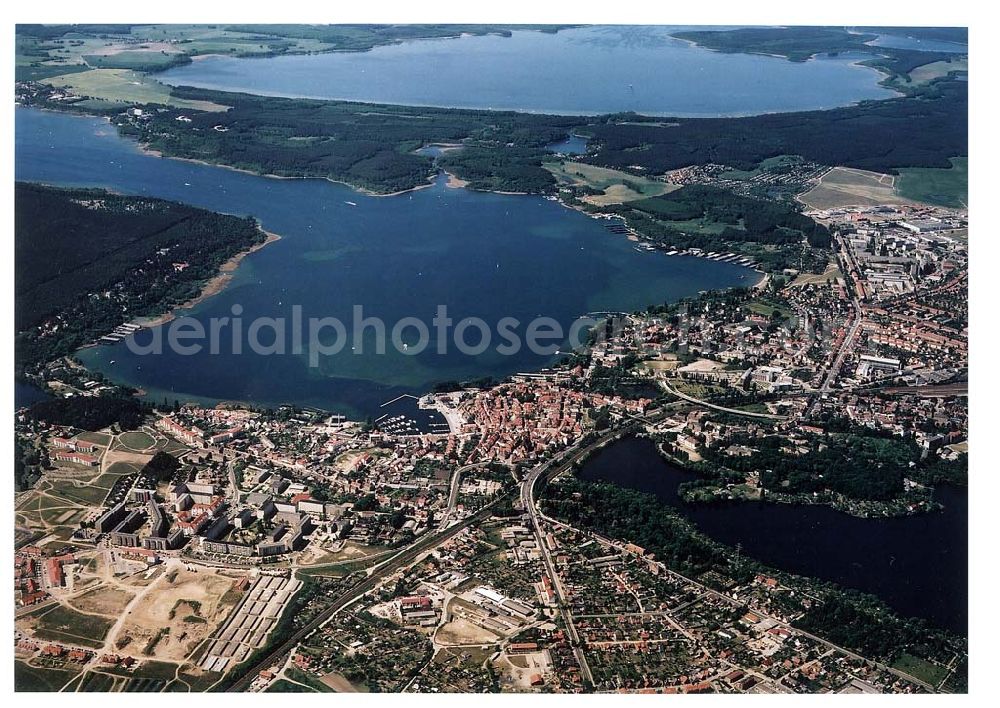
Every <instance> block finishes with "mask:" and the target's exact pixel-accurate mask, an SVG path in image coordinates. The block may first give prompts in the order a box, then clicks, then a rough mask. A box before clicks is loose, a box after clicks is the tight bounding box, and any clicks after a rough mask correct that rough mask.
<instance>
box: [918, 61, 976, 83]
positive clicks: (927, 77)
mask: <svg viewBox="0 0 1000 708" xmlns="http://www.w3.org/2000/svg"><path fill="white" fill-rule="evenodd" d="M968 70H969V59H968V57H964V58H962V59H953V60H952V61H934V62H931V63H930V64H924V65H923V66H918V67H917V68H916V69H914V70H913V71H911V72H910V82H911V85H912V84H926V83H930V82H931V81H933V80H934V79H940V78H941V77H944V76H947V75H948V74H950V73H952V72H962V71H968Z"/></svg>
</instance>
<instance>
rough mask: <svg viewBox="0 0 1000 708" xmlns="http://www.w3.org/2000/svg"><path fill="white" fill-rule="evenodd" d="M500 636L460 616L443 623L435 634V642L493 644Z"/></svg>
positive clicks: (445, 643)
mask: <svg viewBox="0 0 1000 708" xmlns="http://www.w3.org/2000/svg"><path fill="white" fill-rule="evenodd" d="M499 638H500V635H498V634H494V633H493V632H490V631H489V630H486V629H483V628H482V627H480V626H478V625H475V624H473V623H472V622H470V621H469V620H467V619H463V618H458V619H454V620H452V621H451V622H448V623H447V624H445V625H442V626H441V628H440V629H439V630H438V631H437V634H435V635H434V642H435V643H436V644H437V645H439V646H460V645H463V644H493V643H494V642H496V641H497V640H498V639H499Z"/></svg>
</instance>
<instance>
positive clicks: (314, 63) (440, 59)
mask: <svg viewBox="0 0 1000 708" xmlns="http://www.w3.org/2000/svg"><path fill="white" fill-rule="evenodd" d="M676 29H677V28H671V27H634V26H610V27H608V26H598V27H581V28H575V29H567V30H561V31H560V32H558V33H556V34H546V33H542V32H533V31H517V32H514V33H513V34H512V36H510V37H501V36H482V37H475V36H466V37H461V38H453V39H434V40H418V41H409V42H403V43H400V44H395V45H389V46H382V47H376V48H375V49H373V50H371V51H368V52H341V53H333V54H313V55H303V56H281V57H269V58H260V59H237V58H231V57H207V58H204V59H200V60H198V61H195V62H193V63H191V64H188V65H186V66H181V67H178V68H175V69H171V70H170V71H167V72H165V73H163V74H159V75H158V76H157V78H158V79H159V80H161V81H164V82H166V83H169V84H173V85H187V86H198V87H203V88H212V89H221V90H227V91H246V92H250V93H256V94H264V95H274V96H292V97H300V98H325V99H346V100H354V101H366V102H379V103H395V104H405V105H424V106H445V107H456V108H492V109H509V110H522V111H532V112H549V113H561V114H596V113H611V112H617V111H636V112H641V113H646V114H650V115H671V116H719V115H749V114H756V113H772V112H780V111H796V110H808V109H815V108H832V107H834V106H843V105H848V104H851V103H855V102H857V101H861V100H864V99H877V98H885V97H888V96H890V95H893V94H892V92H891V91H889V90H888V89H886V88H884V87H881V86H879V85H878V82H879V80H880V79H881V78H882V76H881V75H880V74H879V73H878V72H876V71H874V70H872V69H869V68H866V67H862V66H860V65H858V64H857V62H858V60H859V58H865V57H851V56H839V57H828V56H822V57H817V58H815V59H813V60H811V61H807V62H790V61H787V60H785V59H782V58H778V57H769V56H756V55H749V54H723V53H719V52H714V51H711V50H708V49H704V48H701V47H697V46H695V45H693V44H691V43H689V42H684V41H681V40H679V39H674V38H673V37H671V36H670V32H671V31H676Z"/></svg>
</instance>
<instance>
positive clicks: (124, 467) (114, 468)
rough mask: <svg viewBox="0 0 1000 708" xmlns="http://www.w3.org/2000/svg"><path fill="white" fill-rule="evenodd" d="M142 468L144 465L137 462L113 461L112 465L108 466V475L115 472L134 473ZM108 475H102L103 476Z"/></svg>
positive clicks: (117, 473) (116, 473)
mask: <svg viewBox="0 0 1000 708" xmlns="http://www.w3.org/2000/svg"><path fill="white" fill-rule="evenodd" d="M141 469H142V465H140V464H138V463H136V462H112V463H111V465H109V466H108V469H107V472H106V475H107V474H113V475H116V476H117V475H123V474H132V473H133V472H138V471H139V470H141ZM106 475H102V477H103V476H106Z"/></svg>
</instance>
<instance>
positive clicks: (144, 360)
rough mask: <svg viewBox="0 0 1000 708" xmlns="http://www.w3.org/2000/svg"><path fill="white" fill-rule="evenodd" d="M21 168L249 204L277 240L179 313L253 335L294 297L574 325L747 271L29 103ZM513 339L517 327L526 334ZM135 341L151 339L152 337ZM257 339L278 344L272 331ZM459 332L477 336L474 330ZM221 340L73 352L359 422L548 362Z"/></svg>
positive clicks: (552, 214)
mask: <svg viewBox="0 0 1000 708" xmlns="http://www.w3.org/2000/svg"><path fill="white" fill-rule="evenodd" d="M16 176H17V179H19V180H29V181H40V182H47V183H51V184H59V185H86V186H100V187H106V188H109V189H112V190H116V191H119V192H122V193H127V194H144V195H150V196H156V197H162V198H166V199H174V200H178V201H183V202H186V203H189V204H193V205H196V206H200V207H204V208H208V209H212V210H216V211H221V212H227V213H234V214H252V215H254V216H255V217H257V218H258V219H259V220H260V221H261V223H262V225H263V227H264V228H265V229H267V230H269V231H273V232H276V233H278V234H280V235H281V236H282V239H281V240H280V241H277V242H275V243H273V244H271V245H269V246H267V247H265V248H263V249H261V250H259V251H257V252H256V253H254V254H252V255H251V256H249V257H248V258H246V259H245V260H244V261H243V263H242V264H241V266H240V267H239V269H238V270H237V271H236V274H235V277H234V279H233V281H232V282H231V283H230V285H229V287H227V288H226V289H225V290H223V291H222V292H221V293H220V294H219V295H217V296H215V297H212V298H209V299H208V300H206V301H204V302H203V303H201V304H200V305H198V306H196V307H195V308H193V309H192V310H190V311H189V313H188V314H190V315H191V316H193V317H196V318H197V319H198V320H199V321H201V322H208V320H209V319H210V318H213V317H230V316H232V308H233V307H234V306H236V305H239V306H241V307H242V308H243V312H242V315H241V317H242V318H243V321H244V322H245V323H246V325H245V326H247V327H248V326H249V324H250V322H251V320H252V318H254V317H260V316H268V317H275V318H279V317H280V318H285V319H286V322H288V321H289V320H290V318H292V317H293V311H292V307H293V306H295V305H300V306H302V308H303V309H302V314H303V318H304V319H305V320H306V321H307V320H308V318H309V317H335V318H338V319H339V320H340V321H342V322H344V323H345V324H346V325H347V328H348V330H350V329H351V327H352V325H351V323H352V322H353V318H354V313H353V307H354V306H355V305H361V306H363V308H364V310H363V314H364V315H365V316H366V317H367V316H377V317H380V318H382V319H383V320H384V321H385V322H386V323H387V325H388V327H390V328H391V326H392V325H393V324H395V323H397V322H399V321H400V320H401V319H402V318H404V317H416V318H418V319H420V320H421V321H423V322H425V323H426V324H428V326H429V325H430V324H431V321H432V319H433V317H434V316H435V314H436V308H437V306H438V305H445V306H447V308H448V315H449V316H450V317H451V318H452V319H453V320H454V322H455V323H456V324H457V323H458V322H459V321H460V320H462V319H463V318H466V317H473V316H476V317H480V318H482V319H483V320H484V321H485V322H486V323H487V324H489V325H490V326H491V327H493V328H494V332H496V327H497V325H498V323H499V321H500V320H501V319H502V318H503V317H514V318H516V319H517V320H518V321H519V322H521V323H527V322H528V321H530V320H532V319H533V318H535V317H536V316H539V315H543V316H546V317H552V318H554V319H555V320H556V321H558V322H559V323H561V324H562V325H563V326H564V327H567V328H568V326H569V324H570V323H571V322H572V321H573V320H574V319H575V318H577V317H578V316H580V315H583V314H585V313H587V312H595V311H606V310H626V311H629V310H633V309H639V308H643V307H645V306H646V305H648V304H650V303H659V302H664V301H667V300H674V299H676V298H679V297H683V296H687V295H693V294H695V293H696V292H698V291H699V290H704V289H709V288H720V287H728V286H736V285H750V284H752V283H753V282H755V280H756V273H754V272H753V271H749V270H747V269H745V268H741V267H737V266H734V265H728V264H721V263H716V262H713V261H707V260H702V259H696V258H688V257H677V256H674V257H668V256H666V255H664V254H662V253H651V252H645V251H639V250H637V249H636V248H635V244H633V243H632V242H630V241H628V240H627V239H625V238H624V237H623V236H621V235H617V234H613V233H611V232H610V231H608V230H607V229H606V228H605V226H604V223H606V222H602V221H599V220H595V219H591V218H588V217H587V216H584V215H583V214H581V213H579V212H576V211H572V210H570V209H566V208H564V207H562V206H561V205H559V204H558V203H555V202H552V201H547V200H545V199H543V198H541V197H535V196H515V195H500V194H487V193H480V192H472V191H468V190H465V189H452V188H449V187H447V186H446V185H445V181H444V179H439V180H437V181H436V182H435V183H434V185H433V186H430V187H428V188H425V189H421V190H417V191H415V192H411V193H407V194H402V195H398V196H393V197H366V196H364V195H362V194H359V193H357V192H355V191H353V190H351V189H350V188H348V187H346V186H343V185H338V184H333V183H331V182H327V181H324V180H282V179H269V178H265V177H258V176H255V175H251V174H247V173H242V172H237V171H234V170H228V169H225V168H221V167H213V166H208V165H201V164H195V163H191V162H184V161H179V160H169V159H163V158H158V157H154V156H150V155H146V154H143V153H142V152H141V151H140V150H139V149H138V148H137V146H136V145H135V143H133V142H131V141H130V140H126V139H123V138H121V137H120V136H119V135H118V134H117V132H116V130H115V129H114V127H113V126H111V125H110V124H108V123H107V122H106V121H104V120H101V119H95V118H84V117H77V116H71V115H66V114H59V113H52V112H44V111H39V110H35V109H24V108H19V109H17V111H16ZM291 327H292V325H291V324H287V325H286V331H287V330H289V329H290V328H291ZM268 331H270V330H268ZM433 331H434V330H432V332H433ZM519 331H520V333H521V336H522V337H523V336H524V335H525V334H526V331H525V329H524V328H523V326H522V328H521V329H520V330H519ZM367 334H374V330H368V331H367V332H366V335H367ZM137 336H138V341H139V342H146V341H149V340H150V336H151V333H150V332H149V331H148V330H147V331H146V332H145V333H140V335H137ZM415 337H416V334H415V332H408V333H405V336H403V338H402V339H403V341H404V342H409V341H413V338H415ZM260 339H261V341H264V342H268V341H270V340H271V338H270V337H268V336H267V333H266V332H265V334H263V335H262V336H261V337H260ZM465 339H466V341H468V342H471V343H478V341H479V338H478V335H477V334H476V330H471V331H470V333H469V334H468V336H467V337H466V338H465ZM242 340H243V341H244V342H246V341H247V338H246V337H243V338H242ZM230 341H231V340H230V339H228V338H227V337H222V338H221V342H220V348H219V353H218V354H211V353H209V352H208V351H203V352H202V353H200V354H197V355H182V354H179V353H171V352H170V351H169V350H168V351H167V352H166V353H164V354H162V355H145V356H140V355H137V354H134V353H132V352H130V351H129V350H128V348H127V347H126V346H125V344H118V345H112V346H101V347H95V348H90V349H86V350H83V351H82V352H81V353H80V357H81V359H82V360H83V361H84V362H85V363H86V364H87V365H88V366H91V367H93V368H95V369H98V370H100V371H102V372H104V373H105V374H106V375H107V376H109V377H110V378H112V379H114V380H116V381H121V382H125V383H129V384H132V385H135V386H138V387H140V388H142V389H143V390H144V391H146V392H147V394H148V395H149V396H150V397H153V398H154V399H155V400H162V398H163V397H165V396H166V397H169V398H171V399H173V398H179V399H182V400H192V399H195V400H198V399H201V400H205V401H207V402H211V401H215V400H241V401H253V402H259V403H266V404H278V403H284V402H294V403H298V404H303V405H314V406H319V407H323V408H327V409H332V410H338V411H344V412H346V413H351V414H363V415H367V414H370V413H374V412H376V411H377V410H378V405H379V404H380V403H382V402H383V401H386V400H388V399H390V398H393V397H395V396H397V395H399V394H400V393H423V392H426V390H427V389H428V388H429V387H430V386H432V385H433V384H434V383H435V382H439V381H444V380H453V379H468V378H473V377H480V376H487V375H491V376H505V375H508V374H510V373H513V372H516V371H523V370H526V369H537V368H539V367H541V366H544V365H545V364H546V363H549V362H550V361H552V359H553V358H554V357H553V356H551V355H548V356H546V355H540V354H536V353H533V352H530V351H528V350H527V349H526V348H522V350H521V351H520V353H517V354H516V355H504V354H501V353H498V352H497V351H496V346H495V345H496V344H497V343H499V341H500V340H499V339H498V337H497V336H496V335H494V337H493V341H494V346H492V347H491V348H490V349H489V350H488V351H486V352H485V353H483V354H481V355H478V356H469V355H466V354H463V353H461V352H460V351H457V350H456V349H455V347H454V346H449V347H448V351H447V353H445V354H438V352H437V349H436V344H432V345H431V346H430V347H428V348H427V349H426V350H425V351H424V352H423V353H420V354H418V355H413V354H412V353H408V352H397V351H396V350H395V349H394V348H393V347H392V346H388V347H387V348H386V353H385V354H378V353H376V352H375V351H374V350H372V349H371V347H370V346H368V344H367V341H368V340H365V343H364V346H362V347H361V349H360V351H359V350H351V349H350V348H345V349H344V350H343V351H342V352H340V353H339V354H336V355H331V356H326V357H322V358H321V359H320V361H319V364H320V365H319V366H318V367H310V366H309V365H308V361H307V357H306V355H305V354H304V353H303V354H295V353H292V352H291V349H290V347H288V348H286V352H287V353H286V354H284V355H271V356H259V355H255V354H253V353H250V352H248V351H246V347H244V353H243V354H235V353H233V351H232V347H231V345H230V344H229V342H230ZM286 341H287V340H286ZM324 341H326V340H324Z"/></svg>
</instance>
